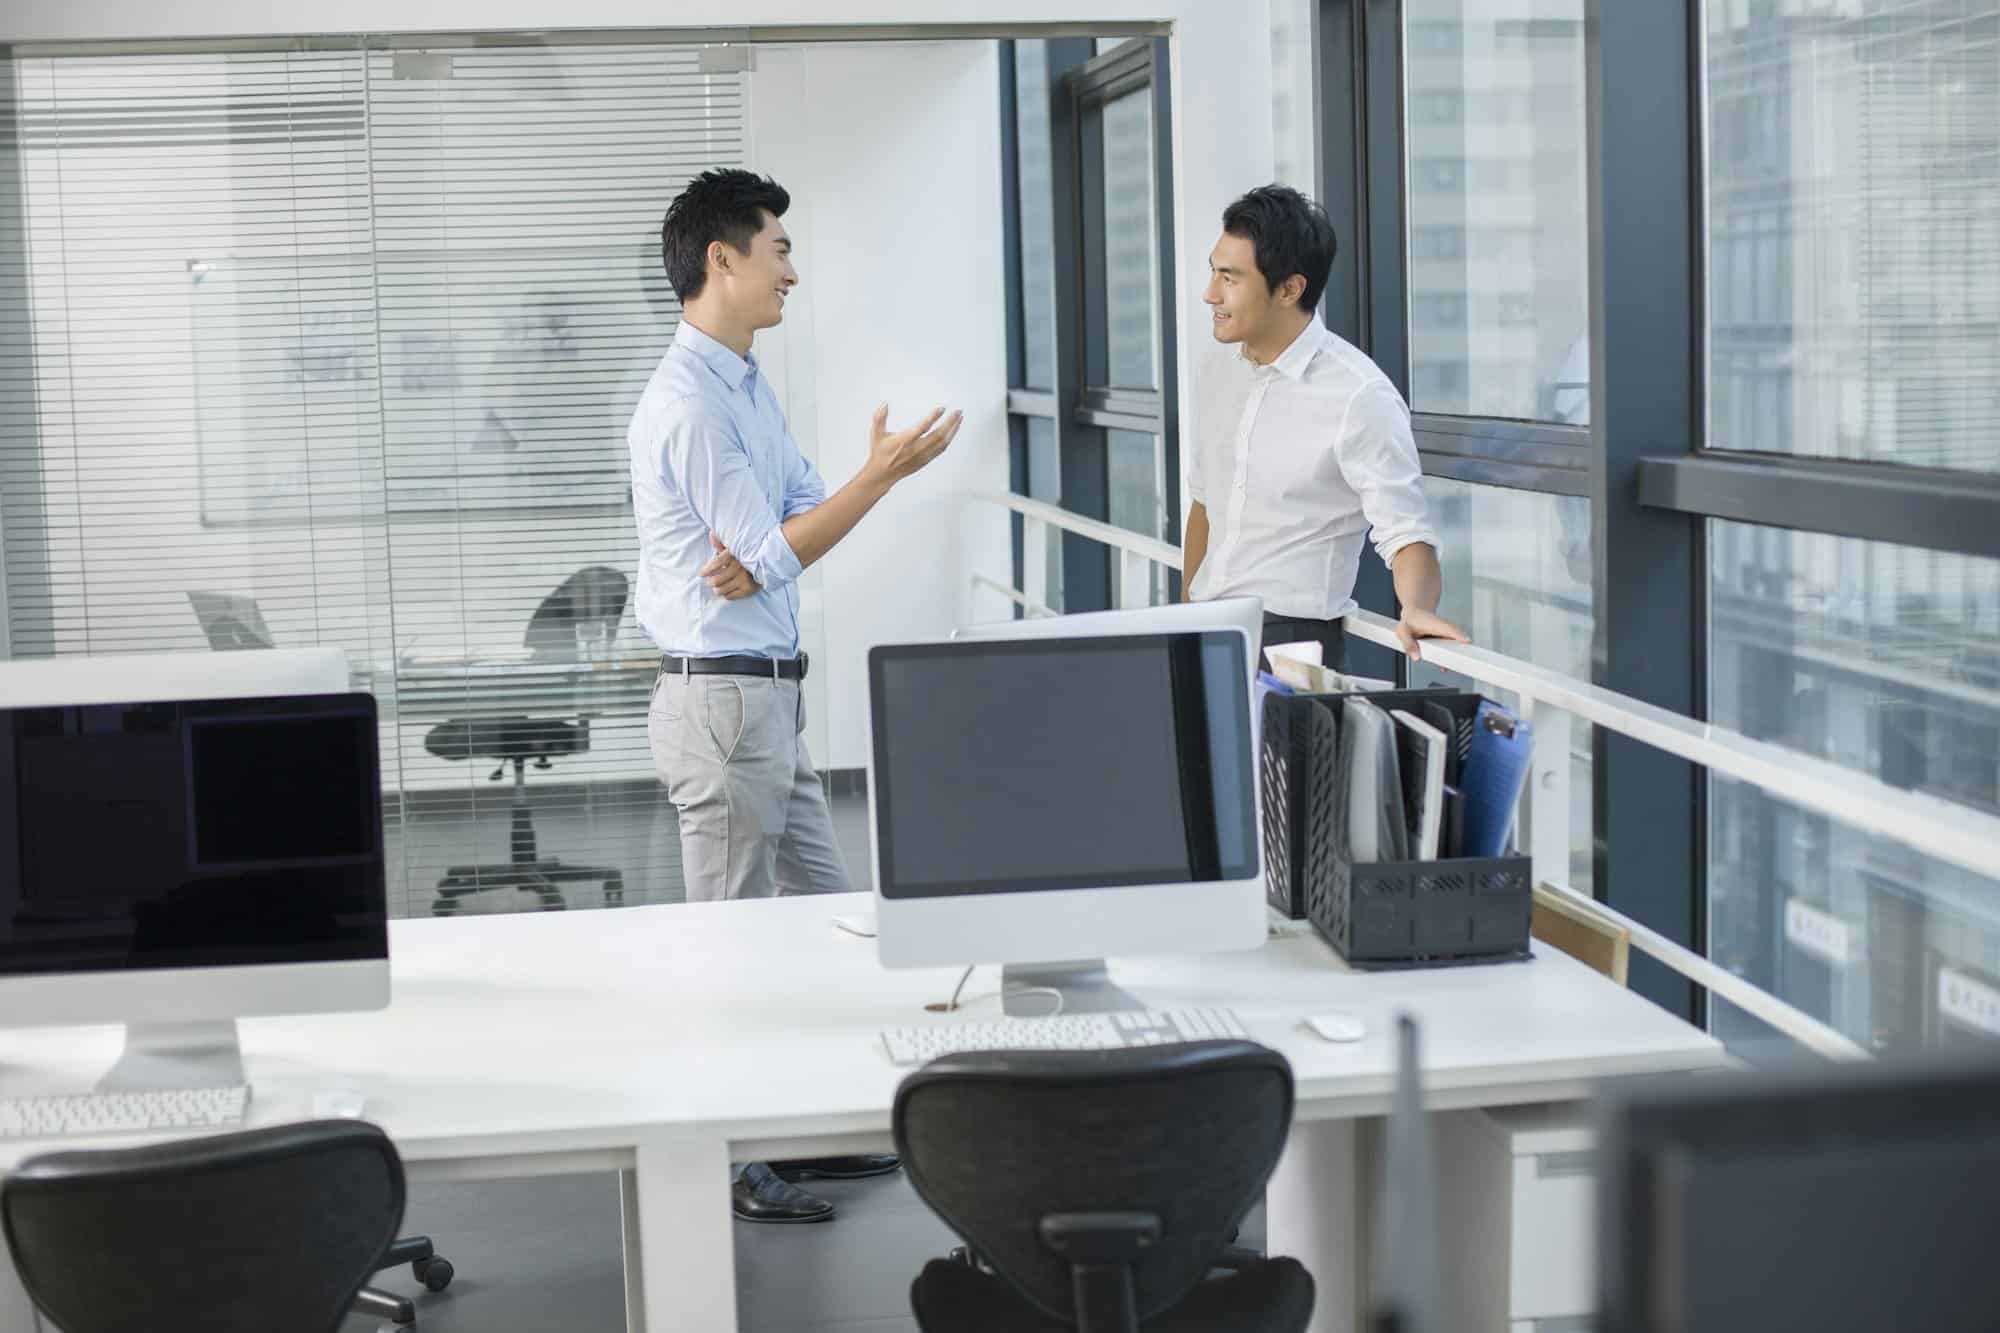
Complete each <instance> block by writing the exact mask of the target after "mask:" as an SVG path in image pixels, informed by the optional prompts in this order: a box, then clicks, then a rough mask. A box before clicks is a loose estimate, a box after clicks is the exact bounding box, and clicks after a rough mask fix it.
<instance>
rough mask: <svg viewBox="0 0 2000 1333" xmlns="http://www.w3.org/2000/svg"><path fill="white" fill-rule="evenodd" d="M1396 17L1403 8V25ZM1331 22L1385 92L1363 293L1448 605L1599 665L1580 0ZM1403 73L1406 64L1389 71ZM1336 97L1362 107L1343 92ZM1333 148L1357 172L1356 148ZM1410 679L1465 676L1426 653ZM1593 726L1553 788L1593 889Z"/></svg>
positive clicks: (1585, 885)
mask: <svg viewBox="0 0 2000 1333" xmlns="http://www.w3.org/2000/svg"><path fill="white" fill-rule="evenodd" d="M1386 17H1395V18H1399V20H1400V22H1399V23H1398V24H1396V25H1394V26H1392V27H1390V28H1389V30H1388V31H1386V32H1385V30H1384V27H1385V25H1384V24H1383V23H1382V22H1381V20H1382V19H1383V18H1386ZM1321 25H1322V29H1323V35H1325V36H1327V37H1328V38H1330V44H1329V45H1328V46H1327V51H1328V56H1327V57H1326V59H1327V60H1328V62H1329V63H1336V64H1337V63H1339V62H1338V61H1337V60H1336V59H1335V57H1336V56H1339V57H1343V58H1344V60H1345V63H1346V65H1347V66H1348V67H1351V68H1352V70H1353V73H1352V74H1351V75H1350V76H1349V77H1351V78H1353V79H1355V80H1357V81H1358V82H1359V84H1360V85H1361V87H1362V88H1363V90H1364V92H1365V96H1364V98H1363V99H1362V100H1363V103H1364V114H1363V115H1362V117H1361V119H1360V121H1359V122H1358V123H1357V125H1356V126H1355V127H1354V130H1353V133H1352V135H1351V137H1355V138H1358V139H1361V140H1363V141H1364V142H1366V143H1367V144H1368V145H1369V147H1368V148H1367V150H1366V151H1365V152H1364V153H1363V154H1362V155H1361V162H1362V164H1363V165H1362V168H1361V169H1363V170H1365V172H1366V190H1365V191H1364V192H1363V195H1364V197H1368V198H1370V199H1371V203H1370V205H1369V208H1368V210H1367V211H1366V212H1365V213H1363V214H1361V215H1359V216H1358V217H1355V218H1354V219H1353V220H1354V221H1355V222H1356V223H1357V224H1359V223H1360V222H1361V221H1362V220H1363V219H1364V218H1365V220H1366V223H1367V227H1366V232H1365V234H1363V235H1361V236H1359V237H1357V238H1356V240H1357V249H1358V250H1359V251H1360V253H1361V254H1362V255H1363V256H1365V258H1363V259H1362V260H1360V261H1359V265H1360V266H1364V267H1365V269H1366V270H1367V271H1366V273H1365V274H1363V275H1361V276H1362V277H1363V278H1364V279H1365V280H1364V281H1362V282H1361V283H1360V288H1361V289H1362V290H1364V291H1369V292H1370V293H1371V296H1370V300H1371V301H1372V302H1373V306H1374V309H1373V312H1372V320H1368V321H1364V322H1365V323H1366V325H1367V327H1368V329H1369V332H1371V333H1372V334H1373V340H1372V341H1373V345H1372V347H1371V349H1370V350H1371V351H1373V352H1375V353H1376V354H1377V357H1378V360H1382V361H1383V368H1384V369H1385V370H1386V371H1387V372H1388V373H1389V374H1390V375H1391V376H1392V378H1393V377H1402V378H1404V379H1405V381H1406V383H1407V397H1408V400H1409V403H1410V406H1411V410H1412V414H1413V415H1412V426H1413V429H1414V431H1415V434H1416V438H1417V445H1418V450H1419V453H1420V454H1421V456H1422V458H1423V464H1424V471H1425V473H1426V474H1427V475H1426V477H1425V488H1424V489H1425V495H1426V498H1427V499H1428V501H1429V505H1430V509H1431V518H1432V522H1433V523H1434V524H1435V526H1436V527H1437V529H1438V534H1439V540H1440V543H1441V547H1442V550H1441V556H1442V563H1443V572H1444V589H1445V591H1444V599H1443V602H1442V604H1441V606H1440V611H1441V613H1442V614H1444V615H1445V616H1447V617H1448V618H1451V619H1453V620H1454V621H1456V622H1457V623H1459V624H1461V625H1463V626H1464V627H1465V628H1466V630H1467V631H1468V632H1469V633H1470V634H1471V635H1472V637H1473V639H1474V641H1475V642H1477V643H1479V644H1482V645H1484V646H1488V647H1492V648H1494V649H1496V650H1498V651H1500V652H1504V653H1507V654H1509V655H1512V656H1517V657H1522V658H1525V659H1527V660H1529V661H1532V662H1535V663H1537V664H1538V665H1541V666H1545V667H1548V668H1550V669H1551V670H1556V671H1561V672H1564V673H1567V674H1570V675H1574V676H1578V677H1582V678H1587V677H1588V676H1589V675H1590V672H1591V663H1590V655H1589V646H1590V636H1591V631H1592V626H1593V597H1592V587H1591V561H1590V531H1591V514H1590V504H1589V500H1588V498H1587V486H1586V481H1587V475H1588V472H1587V470H1588V451H1589V436H1588V433H1587V429H1586V428H1587V426H1588V424H1589V417H1590V404H1589V340H1588V337H1587V336H1586V331H1587V324H1588V319H1589V308H1590V307H1589V270H1588V257H1589V248H1588V233H1589V226H1588V218H1587V214H1586V209H1585V192H1584V190H1585V170H1584V167H1585V158H1584V147H1585V119H1584V87H1583V74H1584V46H1583V36H1584V33H1583V3H1582V0H1509V2H1508V3H1504V4H1487V3H1473V2H1472V0H1407V2H1406V3H1403V4H1401V5H1382V4H1374V3H1369V2H1368V0H1335V3H1331V4H1326V5H1323V6H1322V12H1321ZM1391 62H1393V63H1391ZM1385 67H1386V69H1387V71H1394V70H1396V69H1399V70H1400V78H1399V79H1396V80H1394V81H1393V82H1391V81H1390V80H1388V79H1386V78H1385V77H1384V74H1385ZM1385 84H1387V85H1388V86H1387V88H1386V90H1385V86H1384V85H1385ZM1321 96H1322V100H1323V101H1325V100H1327V99H1334V100H1335V102H1336V104H1339V103H1341V102H1347V101H1351V100H1352V98H1351V96H1349V95H1347V94H1346V92H1345V90H1342V91H1329V90H1324V89H1323V90H1322V94H1321ZM1398 101H1399V102H1400V104H1398ZM1385 146H1388V147H1390V148H1393V152H1390V151H1386V150H1385ZM1328 151H1329V157H1328V163H1329V170H1328V172H1327V175H1328V178H1329V180H1332V181H1338V179H1339V171H1338V167H1339V165H1340V164H1342V163H1343V162H1344V161H1346V160H1348V159H1349V158H1351V156H1352V154H1353V149H1352V148H1351V147H1349V146H1348V145H1347V144H1345V143H1341V142H1335V143H1331V144H1329V145H1328ZM1382 192H1387V194H1388V197H1389V198H1391V199H1393V200H1395V201H1398V202H1399V203H1400V205H1401V212H1400V220H1401V223H1402V226H1401V228H1400V231H1401V234H1400V235H1396V236H1384V235H1382V234H1380V233H1381V231H1382V229H1383V228H1384V226H1385V224H1386V223H1387V222H1389V221H1391V220H1393V219H1395V218H1396V217H1397V216H1398V215H1397V214H1396V213H1394V212H1387V213H1385V212H1384V211H1383V210H1382V209H1381V207H1380V204H1379V199H1380V197H1381V194H1382ZM1336 225H1338V218H1337V219H1336ZM1338 280H1339V273H1338V272H1337V273H1336V282H1338ZM1384 293H1389V294H1400V296H1401V299H1400V300H1398V301H1393V302H1385V301H1384V300H1383V294H1384ZM1392 321H1393V325H1392V327H1389V328H1386V329H1385V328H1383V327H1382V326H1383V325H1384V324H1385V323H1390V322H1392ZM1412 678H1413V679H1414V680H1416V681H1418V682H1420V683H1422V682H1431V681H1445V680H1450V678H1449V677H1448V676H1446V675H1445V673H1441V672H1438V671H1436V670H1434V669H1432V668H1429V667H1427V666H1420V667H1418V668H1416V669H1414V670H1413V672H1412ZM1452 683H1457V684H1463V682H1458V681H1452ZM1595 739H1596V738H1595V737H1594V735H1593V733H1592V730H1591V729H1590V728H1589V727H1587V726H1584V725H1582V724H1577V725H1575V726H1574V728H1573V729H1572V731H1571V734H1570V736H1569V743H1570V750H1571V755H1572V759H1571V762H1570V764H1569V765H1568V766H1567V770H1566V772H1565V774H1563V775H1561V777H1560V779H1559V780H1560V781H1563V782H1566V790H1563V791H1553V792H1551V794H1550V796H1549V798H1548V799H1557V800H1560V801H1561V802H1562V803H1563V804H1564V806H1565V807H1566V808H1567V810H1568V812H1569V821H1570V830H1571V837H1570V852H1571V854H1570V866H1569V878H1570V882H1571V884H1572V886H1573V887H1576V888H1579V889H1582V890H1585V891H1588V890H1589V889H1590V887H1591V886H1592V884H1593V882H1594V879H1595V875H1594V871H1593V855H1592V853H1593V843H1594V823H1593V809H1594V806H1593V795H1594V785H1593V781H1592V774H1593V746H1594V743H1595Z"/></svg>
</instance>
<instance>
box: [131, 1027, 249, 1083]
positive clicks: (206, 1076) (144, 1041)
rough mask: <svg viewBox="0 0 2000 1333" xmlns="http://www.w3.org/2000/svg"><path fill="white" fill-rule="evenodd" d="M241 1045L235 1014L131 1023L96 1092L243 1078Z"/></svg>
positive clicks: (233, 1080)
mask: <svg viewBox="0 0 2000 1333" xmlns="http://www.w3.org/2000/svg"><path fill="white" fill-rule="evenodd" d="M243 1081H244V1078H243V1048H242V1046H241V1045H239V1044H238V1042H237V1040H236V1020H235V1019H223V1020H222V1021H220V1022H214V1023H133V1024H131V1025H129V1026H128V1027H127V1028H126V1029H125V1053H124V1054H123V1055H121V1056H119V1057H118V1063H117V1064H115V1065H113V1066H111V1072H110V1073H108V1074H106V1075H105V1076H104V1078H103V1079H102V1080H101V1081H100V1082H99V1083H98V1085H97V1090H98V1091H99V1092H155V1091H160V1090H171V1089H175V1088H227V1087H234V1086H235V1085H237V1084H239V1083H242V1082H243Z"/></svg>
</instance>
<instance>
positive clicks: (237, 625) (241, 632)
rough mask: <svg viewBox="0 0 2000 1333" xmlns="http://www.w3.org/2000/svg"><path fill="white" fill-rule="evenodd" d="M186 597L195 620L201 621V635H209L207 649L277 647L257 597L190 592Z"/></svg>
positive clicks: (223, 650) (219, 650) (225, 649)
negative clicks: (192, 609)
mask: <svg viewBox="0 0 2000 1333" xmlns="http://www.w3.org/2000/svg"><path fill="white" fill-rule="evenodd" d="M187 597H188V605H190V606H192V607H193V608H194V616H195V619H196V620H199V621H200V622H201V632H202V633H203V634H206V635H207V636H208V646H209V647H210V648H213V649H214V650H215V651H216V652H219V653H226V652H233V651H235V650H237V649H242V648H271V647H275V646H276V641H275V640H274V639H272V637H271V629H270V627H269V626H268V625H266V624H265V623H264V612H263V609H262V608H261V607H259V606H258V605H257V600H256V598H254V597H239V596H237V595H236V594H234V593H222V592H195V591H192V590H190V591H189V592H188V595H187Z"/></svg>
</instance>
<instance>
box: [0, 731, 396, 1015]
mask: <svg viewBox="0 0 2000 1333" xmlns="http://www.w3.org/2000/svg"><path fill="white" fill-rule="evenodd" d="M376 744H377V740H376V709H375V701H374V699H373V698H371V697H370V696H368V695H365V694H331V695H305V696H291V697H283V698H259V699H229V700H190V701H178V702H148V703H122V704H88V705H81V706H50V707H29V708H10V709H0V977H5V976H17V977H25V976H29V975H36V974H49V973H104V972H126V971H139V970H146V969H171V968H215V967H239V966H253V965H258V964H286V963H322V962H341V961H347V960H367V959H381V958H384V957H386V956H387V932H388V913H387V901H386V895H385V885H384V877H383V860H382V813H381V799H382V798H381V789H380V777H379V772H380V770H379V767H378V763H377V756H376ZM134 1017H137V1015H135V1016H134Z"/></svg>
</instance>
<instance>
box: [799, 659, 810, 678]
mask: <svg viewBox="0 0 2000 1333" xmlns="http://www.w3.org/2000/svg"><path fill="white" fill-rule="evenodd" d="M811 667H812V654H810V653H800V654H799V683H800V684H801V685H803V684H805V680H806V672H807V671H808V670H809V669H810V668H811Z"/></svg>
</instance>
